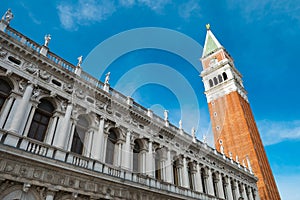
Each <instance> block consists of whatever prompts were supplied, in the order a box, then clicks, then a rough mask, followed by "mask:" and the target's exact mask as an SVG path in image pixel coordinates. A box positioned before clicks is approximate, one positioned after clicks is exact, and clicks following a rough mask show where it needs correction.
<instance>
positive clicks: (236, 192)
mask: <svg viewBox="0 0 300 200" xmlns="http://www.w3.org/2000/svg"><path fill="white" fill-rule="evenodd" d="M231 187H232V189H233V192H234V196H235V197H236V199H238V198H239V197H240V192H239V187H238V184H237V182H236V181H235V180H234V181H233V185H232V186H231Z"/></svg>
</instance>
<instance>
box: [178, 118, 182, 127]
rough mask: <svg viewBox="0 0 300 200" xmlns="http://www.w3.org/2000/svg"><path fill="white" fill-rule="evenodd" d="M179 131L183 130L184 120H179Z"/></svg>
mask: <svg viewBox="0 0 300 200" xmlns="http://www.w3.org/2000/svg"><path fill="white" fill-rule="evenodd" d="M179 129H182V120H179Z"/></svg>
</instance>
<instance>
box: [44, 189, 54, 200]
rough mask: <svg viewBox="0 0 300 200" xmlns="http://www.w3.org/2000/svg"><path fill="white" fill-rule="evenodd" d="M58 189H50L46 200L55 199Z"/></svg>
mask: <svg viewBox="0 0 300 200" xmlns="http://www.w3.org/2000/svg"><path fill="white" fill-rule="evenodd" d="M55 193H56V191H52V190H49V189H48V191H47V192H46V200H54V197H55Z"/></svg>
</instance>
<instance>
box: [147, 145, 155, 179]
mask: <svg viewBox="0 0 300 200" xmlns="http://www.w3.org/2000/svg"><path fill="white" fill-rule="evenodd" d="M146 163H147V172H146V173H147V174H148V175H149V176H151V177H154V171H155V170H154V168H153V149H152V141H151V140H149V143H148V154H147V161H146Z"/></svg>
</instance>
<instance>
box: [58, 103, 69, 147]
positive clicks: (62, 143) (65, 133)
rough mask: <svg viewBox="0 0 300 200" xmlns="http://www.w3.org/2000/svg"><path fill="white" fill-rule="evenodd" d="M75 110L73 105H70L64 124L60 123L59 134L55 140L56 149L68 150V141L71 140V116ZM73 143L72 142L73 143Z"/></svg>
mask: <svg viewBox="0 0 300 200" xmlns="http://www.w3.org/2000/svg"><path fill="white" fill-rule="evenodd" d="M72 110H73V105H72V104H68V106H67V108H66V113H65V116H64V118H63V119H62V122H61V123H60V127H59V129H58V130H59V132H57V134H56V135H55V138H54V145H55V146H56V147H59V148H62V149H65V150H66V149H67V148H68V147H67V141H68V138H69V127H70V121H71V114H72ZM71 142H72V141H71Z"/></svg>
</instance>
